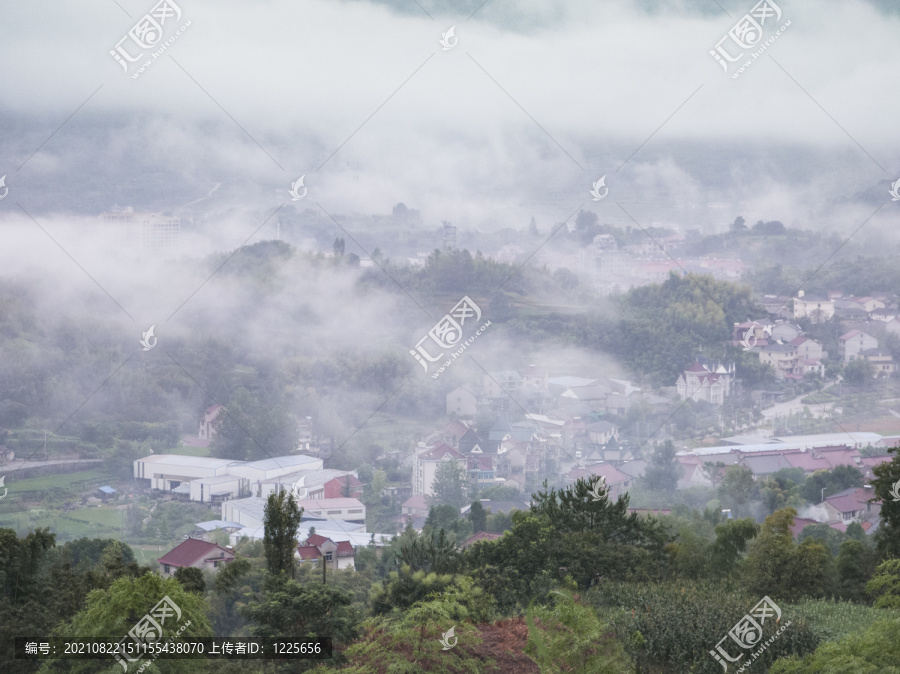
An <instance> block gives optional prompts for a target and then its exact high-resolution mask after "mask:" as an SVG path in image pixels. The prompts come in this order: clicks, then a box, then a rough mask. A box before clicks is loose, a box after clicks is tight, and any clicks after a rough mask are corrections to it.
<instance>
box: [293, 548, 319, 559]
mask: <svg viewBox="0 0 900 674" xmlns="http://www.w3.org/2000/svg"><path fill="white" fill-rule="evenodd" d="M297 553H298V554H299V555H300V559H303V560H307V559H318V558H319V557H321V556H322V554H321V553H320V552H319V548H317V547H316V546H315V545H298V546H297Z"/></svg>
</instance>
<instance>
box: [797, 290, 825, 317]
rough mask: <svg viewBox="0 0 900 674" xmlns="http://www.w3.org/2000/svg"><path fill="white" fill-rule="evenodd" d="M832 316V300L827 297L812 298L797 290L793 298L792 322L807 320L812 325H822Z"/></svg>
mask: <svg viewBox="0 0 900 674" xmlns="http://www.w3.org/2000/svg"><path fill="white" fill-rule="evenodd" d="M832 316H834V300H830V299H828V298H827V297H814V296H812V295H807V294H806V293H805V292H804V291H802V290H798V291H797V296H796V297H795V298H794V315H793V318H794V320H796V319H798V318H809V320H810V321H811V322H813V323H824V322H825V321H827V320H828V319H830V318H831V317H832Z"/></svg>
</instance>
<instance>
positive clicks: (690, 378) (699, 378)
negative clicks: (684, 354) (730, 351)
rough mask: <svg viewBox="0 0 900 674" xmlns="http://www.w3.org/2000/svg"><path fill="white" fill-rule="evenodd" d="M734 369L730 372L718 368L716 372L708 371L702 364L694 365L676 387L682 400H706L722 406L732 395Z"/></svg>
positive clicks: (680, 376) (681, 375) (679, 379)
mask: <svg viewBox="0 0 900 674" xmlns="http://www.w3.org/2000/svg"><path fill="white" fill-rule="evenodd" d="M733 379H734V368H733V366H732V368H731V369H730V370H727V369H725V367H723V366H721V365H720V366H718V367H717V368H716V371H715V372H711V371H710V370H707V369H706V367H705V366H703V365H701V364H700V363H694V364H693V365H691V367H689V368H688V369H687V370H685V371H684V372H683V373H682V374H680V375H679V376H678V381H676V382H675V387H676V389H677V390H678V395H679V396H681V398H682V400H685V399H687V398H690V399H691V400H705V401H706V402H708V403H712V404H713V405H721V404H722V403H723V402H725V398H726V397H728V396H730V395H731V382H732V380H733Z"/></svg>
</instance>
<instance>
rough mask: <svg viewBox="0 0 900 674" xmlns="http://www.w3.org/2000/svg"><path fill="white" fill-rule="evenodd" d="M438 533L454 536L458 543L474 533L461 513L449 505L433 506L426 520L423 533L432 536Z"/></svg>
mask: <svg viewBox="0 0 900 674" xmlns="http://www.w3.org/2000/svg"><path fill="white" fill-rule="evenodd" d="M438 531H446V532H447V533H448V534H453V539H454V540H456V541H462V539H464V538H467V537H468V536H471V535H472V533H473V532H472V526H471V524H470V522H469V520H468V519H465V518H463V517H460V516H459V511H458V510H457V509H456V508H454V507H453V506H449V505H436V506H431V509H430V510H429V511H428V517H426V518H425V527H424V529H423V530H422V533H423V534H424V533H429V534H430V533H431V532H434V533H437V532H438Z"/></svg>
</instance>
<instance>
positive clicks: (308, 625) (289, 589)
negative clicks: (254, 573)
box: [241, 576, 360, 672]
mask: <svg viewBox="0 0 900 674" xmlns="http://www.w3.org/2000/svg"><path fill="white" fill-rule="evenodd" d="M352 603H353V596H352V595H351V594H350V592H348V591H346V590H341V589H338V588H336V587H333V586H331V585H324V584H322V583H308V584H303V585H301V584H300V583H298V582H296V581H294V580H290V579H287V578H286V577H284V576H269V577H268V578H267V580H266V585H265V594H264V596H263V599H262V600H260V601H250V602H248V603H247V604H246V606H244V607H243V609H242V610H241V613H243V615H244V616H246V617H247V618H249V619H251V620H254V621H256V623H257V626H255V627H253V628H252V632H253V636H255V637H258V638H262V639H267V640H269V641H271V640H272V639H285V640H293V639H298V640H299V639H310V638H315V637H323V636H329V637H331V638H332V639H334V648H335V652H336V653H335V654H336V655H337V654H338V653H340V651H341V650H342V649H343V648H344V647H345V646H346V645H347V644H349V643H350V642H351V641H353V639H355V638H356V636H357V633H358V629H359V618H360V616H359V614H358V613H357V611H356V610H355V609H354V608H353V607H352V606H351V604H352ZM300 662H302V663H303V665H304V666H302V667H301V666H298V664H299V663H300ZM314 665H315V663H314V662H312V661H294V662H290V663H289V662H287V661H285V663H284V665H283V666H282V667H281V668H279V669H278V670H277V671H284V672H289V671H290V672H295V671H303V670H304V669H311V668H312V667H313V666H314Z"/></svg>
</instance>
